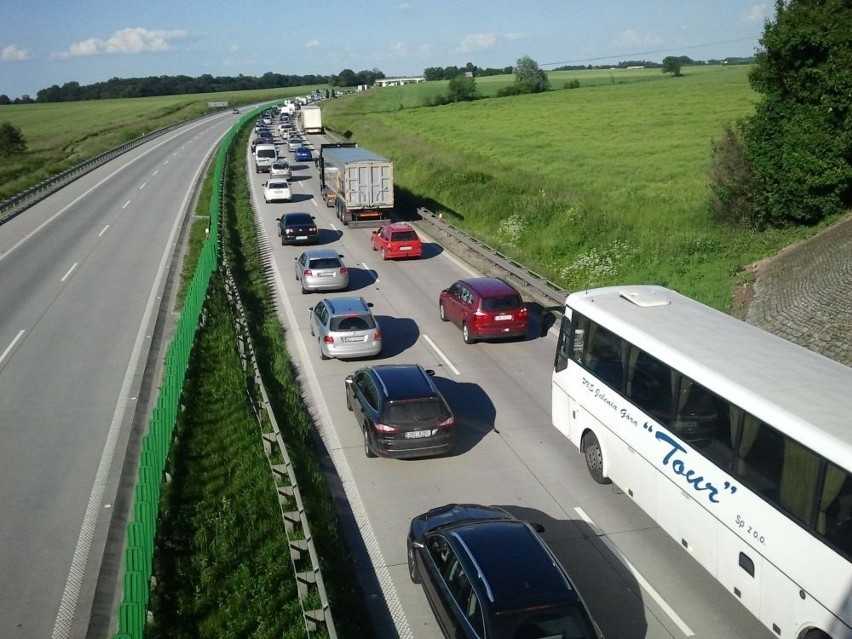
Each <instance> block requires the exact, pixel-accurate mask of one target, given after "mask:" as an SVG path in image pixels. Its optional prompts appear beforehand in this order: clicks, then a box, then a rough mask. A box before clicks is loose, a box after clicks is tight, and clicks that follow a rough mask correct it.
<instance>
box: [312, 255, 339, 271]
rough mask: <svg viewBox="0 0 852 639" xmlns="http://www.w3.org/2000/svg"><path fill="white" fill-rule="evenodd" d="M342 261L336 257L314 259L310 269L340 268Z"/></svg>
mask: <svg viewBox="0 0 852 639" xmlns="http://www.w3.org/2000/svg"><path fill="white" fill-rule="evenodd" d="M339 266H340V260H339V259H337V258H336V257H314V258H312V259H311V264H310V267H309V268H338V267H339Z"/></svg>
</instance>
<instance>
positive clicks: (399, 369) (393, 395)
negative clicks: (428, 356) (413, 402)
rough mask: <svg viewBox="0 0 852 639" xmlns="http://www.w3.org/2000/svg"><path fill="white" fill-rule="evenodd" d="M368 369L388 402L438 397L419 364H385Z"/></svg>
mask: <svg viewBox="0 0 852 639" xmlns="http://www.w3.org/2000/svg"><path fill="white" fill-rule="evenodd" d="M370 368H371V369H372V371H373V372H374V373H375V375H376V377H377V378H378V380H379V382H380V383H381V384H382V387H383V390H384V394H385V397H387V398H388V399H389V400H390V401H393V400H395V399H411V398H412V397H437V396H438V391H437V389H436V388H435V386H434V385H433V384H432V380H431V379H429V376H428V375H427V374H426V371H424V370H423V368H422V367H421V366H420V365H419V364H386V365H381V366H371V367H370Z"/></svg>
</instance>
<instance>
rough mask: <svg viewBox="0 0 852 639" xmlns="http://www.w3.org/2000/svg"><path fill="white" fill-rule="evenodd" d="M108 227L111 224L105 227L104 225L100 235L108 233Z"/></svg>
mask: <svg viewBox="0 0 852 639" xmlns="http://www.w3.org/2000/svg"><path fill="white" fill-rule="evenodd" d="M108 228H109V224H107V225H106V226H105V227H103V228H102V229H101V232H100V233H98V237H101V236H102V235H103V234H104V233H106V232H107V229H108Z"/></svg>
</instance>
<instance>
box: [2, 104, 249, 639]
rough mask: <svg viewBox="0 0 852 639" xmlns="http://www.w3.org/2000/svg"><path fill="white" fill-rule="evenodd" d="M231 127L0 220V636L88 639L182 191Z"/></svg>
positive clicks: (158, 148) (119, 527)
mask: <svg viewBox="0 0 852 639" xmlns="http://www.w3.org/2000/svg"><path fill="white" fill-rule="evenodd" d="M235 121H236V116H234V115H232V114H231V113H230V111H228V113H226V114H221V115H217V116H213V117H211V118H207V119H204V120H201V121H197V122H194V123H192V124H188V125H186V126H184V127H182V128H181V129H179V130H177V131H174V132H171V133H168V134H166V135H164V136H161V137H159V138H157V139H155V140H153V141H151V142H149V143H147V144H145V145H143V146H141V147H138V148H137V149H135V150H133V151H131V152H128V153H127V154H125V155H123V156H121V157H119V158H117V159H115V160H113V161H111V162H109V163H108V164H106V165H104V166H103V167H101V168H99V169H97V170H95V171H93V172H92V173H90V174H88V175H86V176H84V177H82V178H80V179H79V180H77V181H76V182H74V183H72V184H71V185H70V186H68V187H66V188H65V189H63V190H61V191H60V192H58V193H56V194H55V195H53V196H51V197H49V198H47V199H46V200H44V201H42V202H41V203H39V204H38V205H36V206H34V207H33V208H31V209H29V210H27V211H25V212H24V213H23V214H21V215H19V216H18V217H16V218H14V219H12V220H11V221H9V222H7V223H6V224H4V225H3V226H0V438H2V448H0V508H2V516H0V637H3V638H4V639H17V638H27V639H29V638H37V639H44V638H45V637H54V638H57V639H62V638H66V637H84V636H86V633H87V632H88V628H89V625H90V621H92V605H93V601H94V600H95V593H96V589H97V588H98V576H99V573H100V572H101V567H102V560H103V558H104V556H105V551H107V555H106V556H107V557H108V562H107V563H108V564H109V565H108V566H107V570H105V571H104V578H105V579H106V580H107V582H106V584H104V582H102V584H101V586H100V588H102V589H103V588H105V589H106V591H107V593H108V595H109V596H111V593H112V592H113V591H114V585H115V584H114V583H110V579H112V580H114V579H115V576H116V575H117V574H118V573H117V568H118V567H117V565H116V564H117V563H120V562H116V561H115V560H114V558H115V556H116V555H117V554H118V551H117V550H116V549H115V548H114V547H110V548H107V540H108V538H110V535H109V531H110V524H111V523H112V518H113V514H115V516H116V517H117V521H116V522H115V524H114V527H113V536H115V533H116V531H117V533H118V534H117V538H118V540H119V541H118V543H119V544H120V543H121V539H123V528H124V526H123V523H124V514H123V513H121V512H116V510H118V509H116V508H115V506H116V503H117V491H118V488H119V482H120V479H121V475H122V469H123V468H125V453H126V451H127V447H128V444H129V443H132V442H133V438H132V436H131V430H132V428H131V426H132V425H133V424H134V416H135V415H136V412H137V408H140V409H144V406H141V405H140V406H137V404H139V403H140V402H138V400H139V398H140V394H139V393H140V390H142V389H143V386H142V384H143V381H144V379H145V365H146V360H147V359H148V354H149V350H150V348H151V344H152V336H153V335H154V329H155V324H156V321H157V318H158V315H159V312H160V302H161V297H162V296H163V295H164V292H166V291H167V290H168V289H167V287H166V284H167V281H168V275H169V272H170V271H171V270H172V265H173V264H172V260H173V257H174V255H175V251H176V248H177V247H178V240H179V237H180V231H181V228H182V225H183V222H184V220H185V219H186V214H187V211H189V207H190V204H191V203H192V196H193V191H194V187H195V185H196V183H197V182H198V180H199V178H201V177H203V171H204V169H205V167H206V164H207V160H208V158H209V155H210V153H211V151H212V150H214V149H215V148H216V146H217V144H218V142H219V140H220V139H221V137H222V136H223V135H224V133H225V132H226V131H227V130H228V128H230V127H231V126H232V125H233V124H234V122H235ZM168 315H169V314H168V312H167V313H166V316H167V317H166V319H168ZM154 359H155V360H156V358H154ZM148 375H149V376H150V371H149V372H148ZM144 421H145V420H144V419H139V418H138V417H137V419H136V423H144ZM131 465H132V464H131ZM119 503H120V502H119ZM107 573H108V574H107ZM105 609H106V610H107V613H106V614H109V611H110V610H112V609H114V607H113V606H112V605H111V604H108V605H106V606H105ZM95 616H96V619H95V620H94V623H93V625H98V624H100V627H101V631H103V629H104V628H105V627H106V625H105V624H108V619H107V620H105V619H102V618H100V619H99V618H97V617H98V615H97V614H96V615H95Z"/></svg>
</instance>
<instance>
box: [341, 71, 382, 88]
mask: <svg viewBox="0 0 852 639" xmlns="http://www.w3.org/2000/svg"><path fill="white" fill-rule="evenodd" d="M384 77H385V74H384V73H382V72H381V71H379V70H378V69H373V70H371V71H366V70H365V71H358V72H357V73H356V72H355V71H353V70H352V69H343V71H341V72H340V73H338V74H336V75H332V76H330V77H329V78H328V84H330V85H331V86H333V87H357V86H359V85H362V84H367V85H370V84H373V83H374V82H375V81H376V80H381V79H382V78H384Z"/></svg>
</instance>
